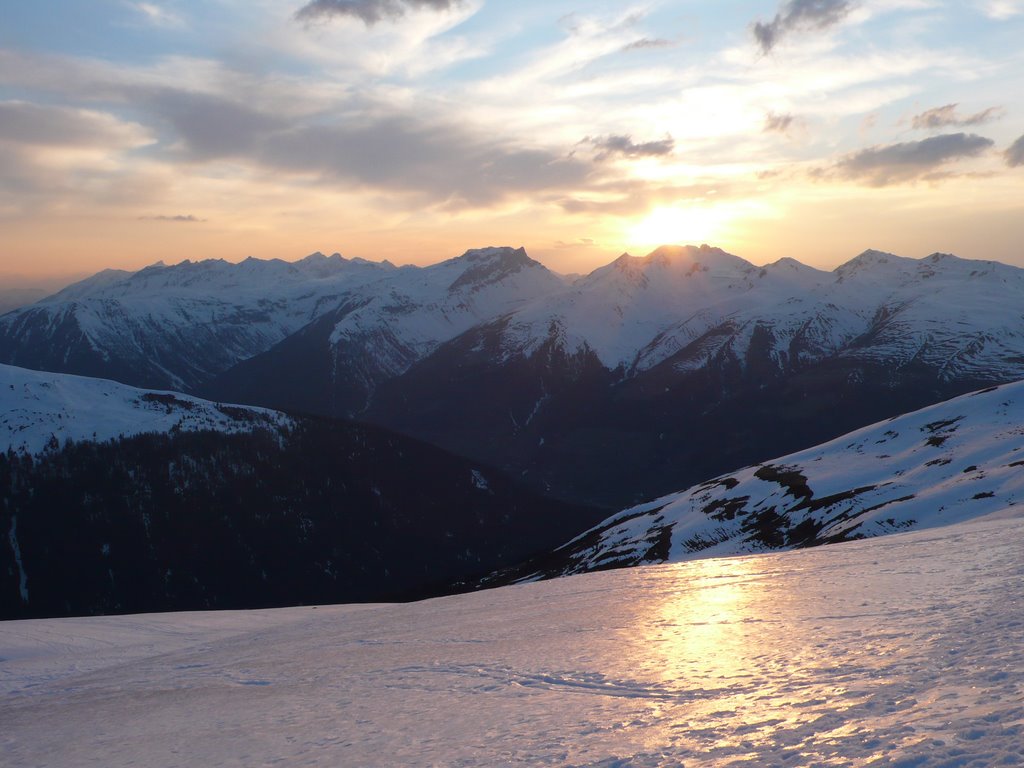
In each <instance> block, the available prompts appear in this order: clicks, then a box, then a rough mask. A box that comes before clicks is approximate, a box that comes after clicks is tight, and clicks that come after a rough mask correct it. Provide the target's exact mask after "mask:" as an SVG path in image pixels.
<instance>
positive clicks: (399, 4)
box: [295, 0, 460, 26]
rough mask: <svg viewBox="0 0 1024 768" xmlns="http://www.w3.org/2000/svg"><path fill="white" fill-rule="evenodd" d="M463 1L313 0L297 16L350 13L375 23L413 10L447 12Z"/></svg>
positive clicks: (321, 17) (324, 17) (328, 16)
mask: <svg viewBox="0 0 1024 768" xmlns="http://www.w3.org/2000/svg"><path fill="white" fill-rule="evenodd" d="M459 3H460V0H311V1H310V2H308V3H306V4H305V5H304V6H302V7H301V8H300V9H299V10H298V11H296V12H295V18H296V19H298V20H299V21H326V20H328V19H334V18H339V17H346V16H347V17H349V18H356V19H360V20H362V21H363V23H364V24H366V25H367V26H372V25H373V24H377V23H378V22H381V21H384V20H390V21H394V20H395V19H400V18H401V17H402V16H404V15H405V14H406V13H408V12H409V11H410V10H418V9H427V10H433V11H447V10H449V9H450V8H453V7H455V6H457V5H459Z"/></svg>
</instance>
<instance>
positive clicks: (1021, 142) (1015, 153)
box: [1003, 136, 1024, 168]
mask: <svg viewBox="0 0 1024 768" xmlns="http://www.w3.org/2000/svg"><path fill="white" fill-rule="evenodd" d="M1003 157H1004V158H1005V159H1006V164H1007V165H1008V166H1010V167H1011V168H1017V167H1018V166H1021V165H1024V136H1021V137H1020V138H1019V139H1017V140H1016V141H1015V142H1013V144H1011V145H1010V148H1009V149H1007V150H1006V152H1004V153H1003Z"/></svg>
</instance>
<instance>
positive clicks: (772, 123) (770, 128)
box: [764, 112, 796, 133]
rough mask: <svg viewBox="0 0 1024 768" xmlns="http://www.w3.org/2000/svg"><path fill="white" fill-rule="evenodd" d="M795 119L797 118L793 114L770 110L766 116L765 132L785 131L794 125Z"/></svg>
mask: <svg viewBox="0 0 1024 768" xmlns="http://www.w3.org/2000/svg"><path fill="white" fill-rule="evenodd" d="M794 120H796V118H795V117H793V116H792V115H788V114H778V113H776V112H769V113H768V114H767V115H765V116H764V132H765V133H785V132H786V131H788V130H789V128H790V126H791V125H793V121H794Z"/></svg>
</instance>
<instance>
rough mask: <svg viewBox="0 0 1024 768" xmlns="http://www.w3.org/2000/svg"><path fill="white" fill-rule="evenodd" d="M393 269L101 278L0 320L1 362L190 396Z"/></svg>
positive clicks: (319, 258) (165, 270) (204, 265)
mask: <svg viewBox="0 0 1024 768" xmlns="http://www.w3.org/2000/svg"><path fill="white" fill-rule="evenodd" d="M394 269H395V268H394V267H393V266H391V265H390V264H387V263H383V264H375V263H370V262H364V261H361V260H346V259H343V258H342V257H341V256H339V255H337V254H335V255H334V256H331V257H325V256H323V255H321V254H314V255H312V256H309V257H307V258H305V259H303V260H301V261H298V262H294V263H289V262H285V261H280V260H273V261H260V260H257V259H247V260H246V261H243V262H242V263H240V264H229V263H228V262H225V261H219V260H218V261H212V260H211V261H202V262H189V261H185V262H182V263H181V264H178V265H176V266H172V267H168V266H164V265H163V264H162V263H160V264H154V265H153V266H151V267H147V268H146V269H143V270H140V271H139V272H124V271H121V270H106V271H104V272H100V273H99V274H97V275H94V276H93V277H90V278H88V279H86V280H83V281H81V282H79V283H76V284H74V285H71V286H69V287H67V288H65V289H64V290H62V291H60V292H59V293H57V294H55V295H53V296H51V297H49V298H47V299H46V300H45V301H43V302H41V303H38V304H35V305H33V306H30V307H25V308H24V309H22V310H20V311H17V312H14V313H12V314H9V315H7V316H5V317H3V318H0V362H5V363H9V364H12V365H20V366H24V367H27V368H35V369H39V370H50V371H56V372H62V373H76V374H81V375H86V376H101V377H105V378H110V379H115V380H117V381H122V382H124V383H127V384H134V385H136V386H149V387H164V388H171V389H179V390H180V389H188V388H191V387H195V386H196V385H198V384H200V383H202V382H204V381H207V380H208V379H210V378H211V377H212V376H214V375H216V374H217V373H220V372H221V371H223V370H225V369H226V368H228V367H230V366H231V365H234V364H235V363H237V362H238V361H240V360H244V359H246V358H248V357H251V356H252V355H254V354H256V353H258V352H260V351H262V350H264V349H266V348H268V347H269V346H271V345H272V344H274V343H276V342H278V341H280V340H281V339H283V338H285V337H286V336H288V335H289V334H291V333H294V332H295V331H297V330H298V329H300V328H302V327H303V326H304V325H306V324H307V323H309V322H310V321H311V320H313V319H314V318H316V317H318V316H319V315H320V314H321V313H323V312H326V311H328V310H330V309H333V308H334V307H335V306H336V305H337V303H338V302H339V301H341V300H342V297H343V296H344V295H345V294H346V292H348V291H351V290H352V289H353V288H355V287H357V286H360V285H365V284H366V283H370V282H373V281H375V280H379V279H380V278H381V276H382V275H384V274H386V273H387V272H389V271H392V270H394Z"/></svg>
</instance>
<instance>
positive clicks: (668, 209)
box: [626, 205, 732, 248]
mask: <svg viewBox="0 0 1024 768" xmlns="http://www.w3.org/2000/svg"><path fill="white" fill-rule="evenodd" d="M731 219H732V216H731V214H730V213H729V212H728V211H727V210H725V209H724V208H723V207H721V206H715V207H711V206H702V205H673V206H663V207H659V208H655V209H654V210H653V211H651V212H650V213H648V214H647V216H645V217H644V218H643V219H641V220H640V221H638V222H636V223H634V224H633V225H632V226H630V227H628V229H627V230H626V237H627V239H628V241H629V243H630V244H631V245H633V246H636V247H642V248H655V247H657V246H659V245H688V244H694V245H696V244H698V243H711V242H714V241H718V240H720V239H721V238H722V236H723V234H724V232H725V230H726V227H727V225H728V223H729V222H730V220H731Z"/></svg>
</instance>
